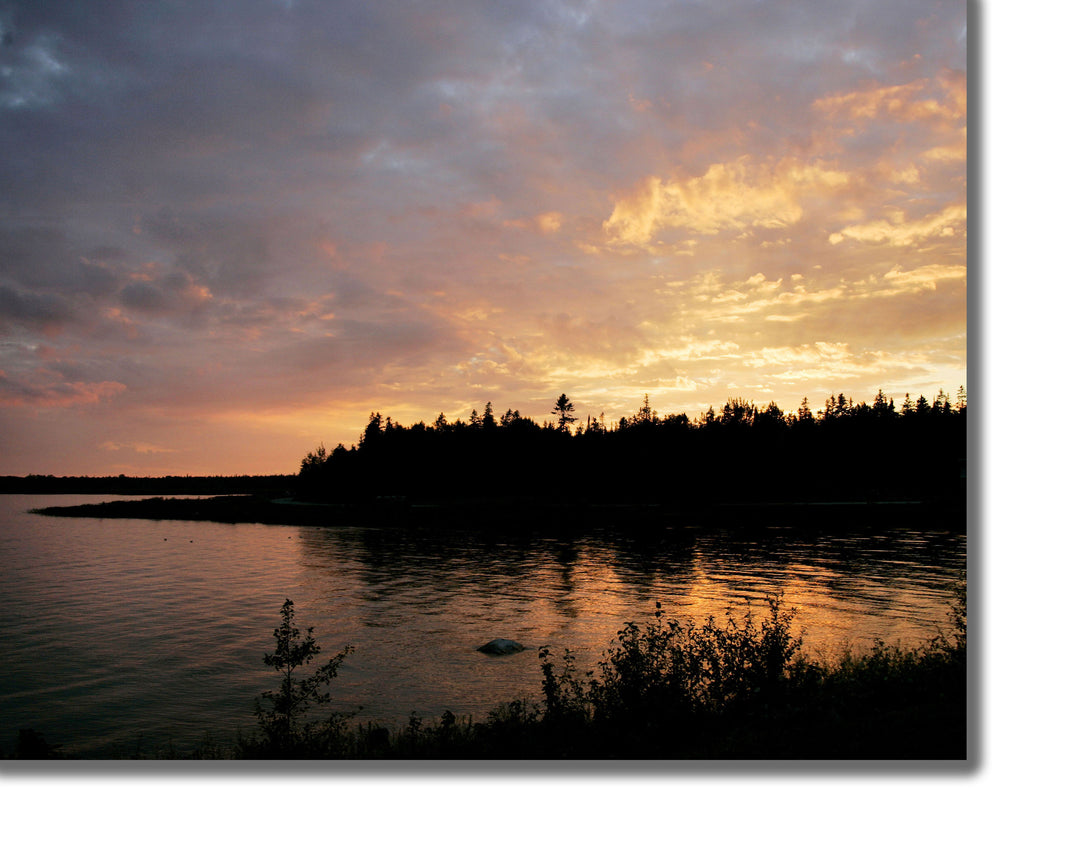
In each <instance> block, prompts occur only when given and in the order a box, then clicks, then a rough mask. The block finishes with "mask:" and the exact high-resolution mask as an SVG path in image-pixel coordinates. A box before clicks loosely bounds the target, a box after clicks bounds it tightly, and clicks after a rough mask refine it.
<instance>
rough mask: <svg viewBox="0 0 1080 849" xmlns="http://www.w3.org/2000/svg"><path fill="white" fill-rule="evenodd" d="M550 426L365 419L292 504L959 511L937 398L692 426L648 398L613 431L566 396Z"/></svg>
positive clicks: (739, 405) (303, 476)
mask: <svg viewBox="0 0 1080 849" xmlns="http://www.w3.org/2000/svg"><path fill="white" fill-rule="evenodd" d="M551 412H552V415H553V416H554V417H555V419H554V421H544V422H537V421H535V420H533V419H531V418H529V417H527V416H522V415H521V414H520V413H519V412H518V411H517V410H514V409H508V410H507V411H506V412H505V413H503V414H502V415H501V416H496V415H495V413H494V411H493V407H492V404H491V403H490V402H488V404H487V405H486V406H485V409H484V412H483V413H479V412H477V411H476V410H473V411H472V414H471V415H470V417H469V420H468V421H462V420H460V419H458V420H456V421H453V422H450V421H448V420H447V418H446V416H445V415H443V414H442V413H440V414H439V416H438V417H437V418H436V420H435V422H434V423H433V424H425V423H424V422H417V423H415V424H412V425H408V426H406V425H403V424H401V423H399V422H396V421H393V420H392V419H391V418H390V417H384V416H382V414H381V413H379V412H373V413H371V416H370V419H369V421H368V424H367V426H366V427H365V428H364V431H363V433H362V434H361V436H360V439H359V441H358V442H357V443H356V444H355V445H352V446H351V447H346V446H345V445H344V444H339V445H338V446H336V447H335V448H334V449H333V450H331V451H327V450H326V449H325V447H323V446H319V448H318V449H316V450H315V451H312V452H310V453H308V455H307V456H306V457H304V458H303V461H302V463H301V467H300V471H299V475H298V478H297V489H298V492H299V494H300V495H301V496H302V497H304V498H308V499H311V500H325V501H335V502H339V503H362V502H370V501H373V500H374V501H380V502H382V503H389V502H394V501H399V502H402V503H410V502H415V501H427V500H431V501H458V502H462V501H464V502H468V501H470V500H477V501H490V500H501V501H504V502H505V501H507V500H510V501H512V500H514V499H532V500H542V501H554V502H559V503H583V504H584V503H588V504H605V503H612V504H652V503H686V504H689V503H694V504H747V503H751V502H771V503H777V502H782V503H794V502H823V501H842V502H864V503H865V502H888V501H892V502H897V501H918V502H923V503H926V502H932V503H938V504H946V505H952V506H955V507H959V506H962V505H963V501H964V493H965V482H966V425H967V399H966V393H965V392H964V389H963V387H960V392H959V394H958V398H957V401H956V402H955V403H953V401H952V400H951V399H950V397H949V395H948V394H946V393H945V392H944V391H941V392H939V393H938V395H937V397H936V398H935V399H934V400H933V401H930V400H928V399H927V398H926V397H925V396H919V397H918V398H917V399H915V400H912V399H911V397H910V395H907V396H906V397H905V399H904V401H903V402H902V403H901V405H900V406H899V407H897V405H896V404H895V402H894V400H893V399H892V398H888V397H886V396H885V394H884V393H883V392H881V391H879V392H878V394H877V396H876V397H875V398H874V399H873V400H872V401H870V402H859V403H854V402H852V401H851V400H849V399H848V398H847V397H846V396H845V395H844V394H843V393H841V394H839V395H835V396H830V397H829V398H828V399H827V400H826V402H825V405H824V407H823V408H821V409H820V410H818V411H816V412H814V411H812V410H811V409H810V407H809V404H808V401H807V399H806V398H804V399H803V402H802V404H801V405H800V407H799V409H798V410H796V411H794V412H789V413H785V412H784V411H783V410H781V409H780V408H779V407H778V406H777V405H776V404H775V403H772V402H770V403H769V404H767V405H766V406H764V407H758V406H757V405H756V404H754V403H753V402H751V401H746V400H744V399H742V398H731V399H728V401H727V402H726V403H725V404H724V405H723V407H722V408H721V409H720V411H719V412H717V411H716V410H715V409H714V408H713V407H710V408H709V409H708V411H706V412H704V413H702V414H700V415H698V416H697V417H696V418H693V419H691V418H690V417H689V416H687V415H686V414H685V413H673V414H669V415H664V416H661V415H659V414H658V413H657V412H656V411H655V410H654V409H653V408H652V406H651V405H650V403H649V398H648V395H646V396H645V398H644V401H643V403H642V405H641V407H640V408H639V409H638V411H637V412H636V413H635V414H634V415H633V416H630V417H623V418H620V419H619V420H618V422H615V423H608V422H605V421H604V417H603V414H601V416H600V417H599V418H593V417H591V416H587V417H586V418H585V419H584V420H581V419H580V418H579V417H577V416H575V408H574V404H573V402H572V401H571V400H570V399H569V398H568V397H567V395H566V394H562V395H560V396H559V397H558V399H556V401H555V402H554V406H553V408H552V411H551Z"/></svg>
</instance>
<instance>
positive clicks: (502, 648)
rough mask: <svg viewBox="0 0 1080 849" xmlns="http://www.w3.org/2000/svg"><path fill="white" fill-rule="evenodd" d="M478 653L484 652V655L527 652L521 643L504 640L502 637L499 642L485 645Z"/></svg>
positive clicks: (495, 641)
mask: <svg viewBox="0 0 1080 849" xmlns="http://www.w3.org/2000/svg"><path fill="white" fill-rule="evenodd" d="M477 651H482V652H483V653H484V654H514V653H515V652H519V651H525V646H523V645H522V644H521V643H516V642H514V641H513V640H504V639H502V638H501V637H500V638H499V639H497V640H492V641H491V642H490V643H484V644H483V645H482V646H480V648H478V649H477Z"/></svg>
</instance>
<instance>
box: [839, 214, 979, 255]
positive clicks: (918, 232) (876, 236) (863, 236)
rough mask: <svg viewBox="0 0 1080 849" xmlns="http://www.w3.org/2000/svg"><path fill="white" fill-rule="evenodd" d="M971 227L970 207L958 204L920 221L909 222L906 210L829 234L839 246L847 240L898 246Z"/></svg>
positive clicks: (948, 237)
mask: <svg viewBox="0 0 1080 849" xmlns="http://www.w3.org/2000/svg"><path fill="white" fill-rule="evenodd" d="M966 230H967V206H966V205H954V206H949V207H947V208H945V209H943V210H942V211H941V212H937V213H934V214H931V215H927V216H925V217H924V218H922V219H921V220H919V221H913V222H909V221H907V219H906V216H905V215H904V213H903V212H902V211H898V212H897V213H896V214H895V216H894V217H893V218H892V219H891V220H879V221H872V222H869V223H867V224H853V225H851V226H850V227H845V228H843V229H842V230H840V231H839V232H835V233H830V234H829V243H830V244H833V245H838V244H840V243H841V242H842V241H844V239H851V240H853V241H856V242H871V243H885V244H889V245H893V246H896V247H907V246H909V245H917V244H921V243H923V242H926V241H928V240H930V239H952V238H955V237H957V236H959V235H962V234H963V233H965V232H966Z"/></svg>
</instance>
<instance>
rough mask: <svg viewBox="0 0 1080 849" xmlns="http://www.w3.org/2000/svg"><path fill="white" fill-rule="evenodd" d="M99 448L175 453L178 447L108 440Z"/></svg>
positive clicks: (150, 452)
mask: <svg viewBox="0 0 1080 849" xmlns="http://www.w3.org/2000/svg"><path fill="white" fill-rule="evenodd" d="M98 447H99V448H102V449H104V450H105V451H124V450H130V451H134V452H135V453H136V454H175V453H176V452H177V449H175V448H165V447H163V446H161V445H153V444H151V443H149V442H114V441H112V440H107V441H105V442H102V443H101V444H100V445H99V446H98Z"/></svg>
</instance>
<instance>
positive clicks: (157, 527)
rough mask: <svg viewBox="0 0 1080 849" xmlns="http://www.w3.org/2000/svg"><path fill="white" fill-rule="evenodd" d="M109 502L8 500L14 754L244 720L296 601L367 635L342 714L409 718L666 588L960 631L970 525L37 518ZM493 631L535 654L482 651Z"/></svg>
mask: <svg viewBox="0 0 1080 849" xmlns="http://www.w3.org/2000/svg"><path fill="white" fill-rule="evenodd" d="M112 499H113V497H111V496H110V497H109V500H112ZM98 500H106V498H105V497H104V496H103V497H100V498H97V497H94V496H86V495H71V496H56V495H33V496H31V495H0V598H2V599H3V600H4V606H5V611H4V613H5V620H6V622H5V627H4V631H3V633H4V641H3V642H4V670H5V671H4V676H3V678H2V679H0V749H3V750H5V751H8V752H10V751H11V750H12V748H13V747H14V741H15V737H16V734H17V731H18V729H20V728H34V729H35V730H37V731H39V732H40V733H42V734H43V735H44V736H45V738H46V740H48V741H49V742H50V743H56V744H60V745H62V746H63V749H64V751H65V753H67V754H70V755H78V756H82V757H111V756H115V755H117V754H123V755H132V754H135V753H136V752H142V753H145V754H160V753H162V752H163V751H165V752H167V751H168V747H169V746H170V745H171V746H174V747H175V748H176V750H177V751H179V752H185V751H189V750H190V749H191V748H192V747H193V746H195V745H196V744H198V743H200V742H201V741H202V740H203V739H204V737H205V736H206V735H207V734H208V733H209V734H210V735H212V736H213V737H214V738H215V739H217V740H218V741H219V742H222V743H226V744H227V743H229V742H231V741H232V740H233V739H235V736H236V734H237V732H238V731H244V732H250V731H251V730H252V729H253V727H254V719H253V715H252V708H253V705H254V703H255V700H256V698H257V696H258V694H259V693H260V692H261V691H263V690H265V689H269V688H271V687H273V686H275V683H276V681H275V677H274V672H273V671H272V670H271V669H269V668H268V667H266V666H265V665H264V664H263V663H262V657H263V655H264V654H265V653H266V652H268V651H272V650H273V645H274V644H273V636H272V632H273V629H274V627H276V626H277V624H278V623H279V621H280V615H279V610H280V607H281V604H282V602H283V600H284V599H285V597H289V598H291V599H292V600H293V601H294V602H295V605H296V612H297V623H298V624H299V625H300V626H301V627H304V628H306V627H307V626H309V625H314V626H315V629H316V630H315V636H316V638H317V639H318V641H319V642H320V644H321V645H322V647H323V652H324V653H323V655H322V658H323V659H325V658H327V657H329V656H330V655H331V654H332V653H333V652H335V651H337V650H338V649H339V648H340V647H342V646H343V645H345V644H346V643H350V644H353V645H355V646H356V647H357V651H356V652H355V653H354V654H353V655H351V656H350V657H349V658H348V660H347V661H346V664H345V666H343V667H342V671H341V674H340V676H339V677H338V679H336V680H335V681H334V683H333V686H332V687H331V692H332V693H333V696H334V703H335V705H336V706H338V707H339V708H346V707H355V706H356V705H362V706H363V710H362V711H361V713H360V716H361V717H362V718H364V719H370V720H372V721H376V722H385V723H393V724H394V725H396V726H398V727H401V726H402V725H403V724H404V723H405V722H406V721H407V718H408V716H409V714H410V713H411V712H412V711H415V712H416V713H418V714H419V715H420V716H422V717H437V716H439V715H441V714H442V713H443V711H445V710H451V711H453V712H454V713H455V714H458V715H472V716H474V717H475V718H477V719H480V718H483V717H484V716H485V715H486V713H487V711H488V710H490V709H491V708H492V707H493V706H495V705H496V704H498V703H499V702H503V701H507V700H509V699H512V698H516V697H520V696H528V697H533V698H536V697H538V696H539V693H540V687H539V684H540V670H539V663H538V660H537V656H536V649H537V648H538V647H539V646H542V645H551V646H552V647H553V648H555V649H556V651H557V652H560V653H561V650H562V648H564V647H565V648H572V649H573V650H574V651H575V653H576V655H577V659H578V664H579V667H580V668H587V667H588V666H589V665H591V664H592V663H593V662H595V661H596V660H597V659H599V657H600V656H601V654H602V652H603V650H604V649H605V648H606V647H607V646H608V644H609V641H610V640H611V638H612V637H614V635H615V632H616V631H617V630H618V629H619V628H620V627H621V626H622V625H623V623H624V622H626V621H628V620H636V621H637V622H639V623H645V622H646V621H647V620H648V619H649V617H650V616H651V614H652V611H653V609H654V607H655V603H656V601H660V602H661V603H662V605H663V608H664V611H665V613H667V614H672V615H677V616H679V617H680V618H682V619H686V618H689V617H693V618H695V619H696V620H698V621H702V620H704V619H705V618H706V617H707V616H708V615H710V614H711V615H716V616H717V617H718V618H719V617H722V616H724V614H725V611H727V610H728V609H733V610H735V611H736V612H741V611H742V610H745V605H746V604H747V603H748V602H749V603H750V604H751V606H753V607H754V609H756V610H761V609H763V606H764V604H763V603H764V598H765V596H766V595H767V594H769V593H775V592H780V591H782V592H783V593H784V598H785V601H786V602H788V603H790V604H793V605H794V606H795V607H797V608H798V609H799V615H798V618H797V619H796V626H797V627H801V628H803V629H805V644H804V645H805V647H806V649H807V650H808V651H810V652H811V653H813V652H819V651H820V652H825V651H829V650H832V649H834V648H835V647H837V646H839V645H841V644H844V643H848V644H851V645H852V646H854V647H855V648H859V647H865V646H866V645H868V644H869V643H870V642H871V641H872V640H874V639H882V640H885V641H886V642H888V643H895V642H900V643H902V644H906V645H914V644H916V643H918V642H920V641H921V640H923V639H926V638H928V637H932V636H933V635H935V634H936V633H937V632H938V630H939V629H945V630H947V629H948V611H949V605H950V603H951V602H952V595H951V587H952V586H953V584H954V582H955V581H956V579H957V578H958V577H959V576H960V574H961V573H962V570H963V569H964V568H965V560H966V539H965V537H964V535H963V534H959V533H955V532H950V531H941V530H915V529H906V528H897V529H888V530H876V531H874V532H866V533H864V534H861V535H852V534H851V533H845V534H842V535H840V534H838V535H823V534H814V533H807V532H800V531H796V530H793V529H785V528H773V529H770V530H769V532H768V533H767V534H761V533H755V534H740V533H737V532H723V531H708V532H703V531H691V530H664V531H659V532H655V531H654V532H650V533H647V534H641V535H638V536H636V537H635V536H628V535H626V534H622V533H616V532H614V531H597V532H592V533H586V534H573V535H566V536H562V537H558V536H543V535H540V536H529V537H524V536H518V537H508V536H499V535H496V534H490V533H488V534H473V533H466V532H446V531H434V530H432V531H405V530H396V529H361V528H310V527H286V526H270V525H254V524H252V525H223V524H214V523H208V522H173V521H145V520H136V519H84V518H78V519H76V518H61V517H47V516H38V515H30V514H28V513H26V510H27V509H29V508H31V507H37V506H44V505H48V504H80V503H86V502H89V501H98ZM495 637H506V638H510V639H514V640H517V641H518V642H520V643H522V644H524V645H525V646H527V647H528V648H529V649H530V650H529V651H526V652H522V653H520V654H517V655H512V656H508V657H489V656H487V655H484V654H481V653H479V652H477V651H476V648H477V646H480V645H482V644H483V643H485V642H487V641H488V640H490V639H492V638H495Z"/></svg>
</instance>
